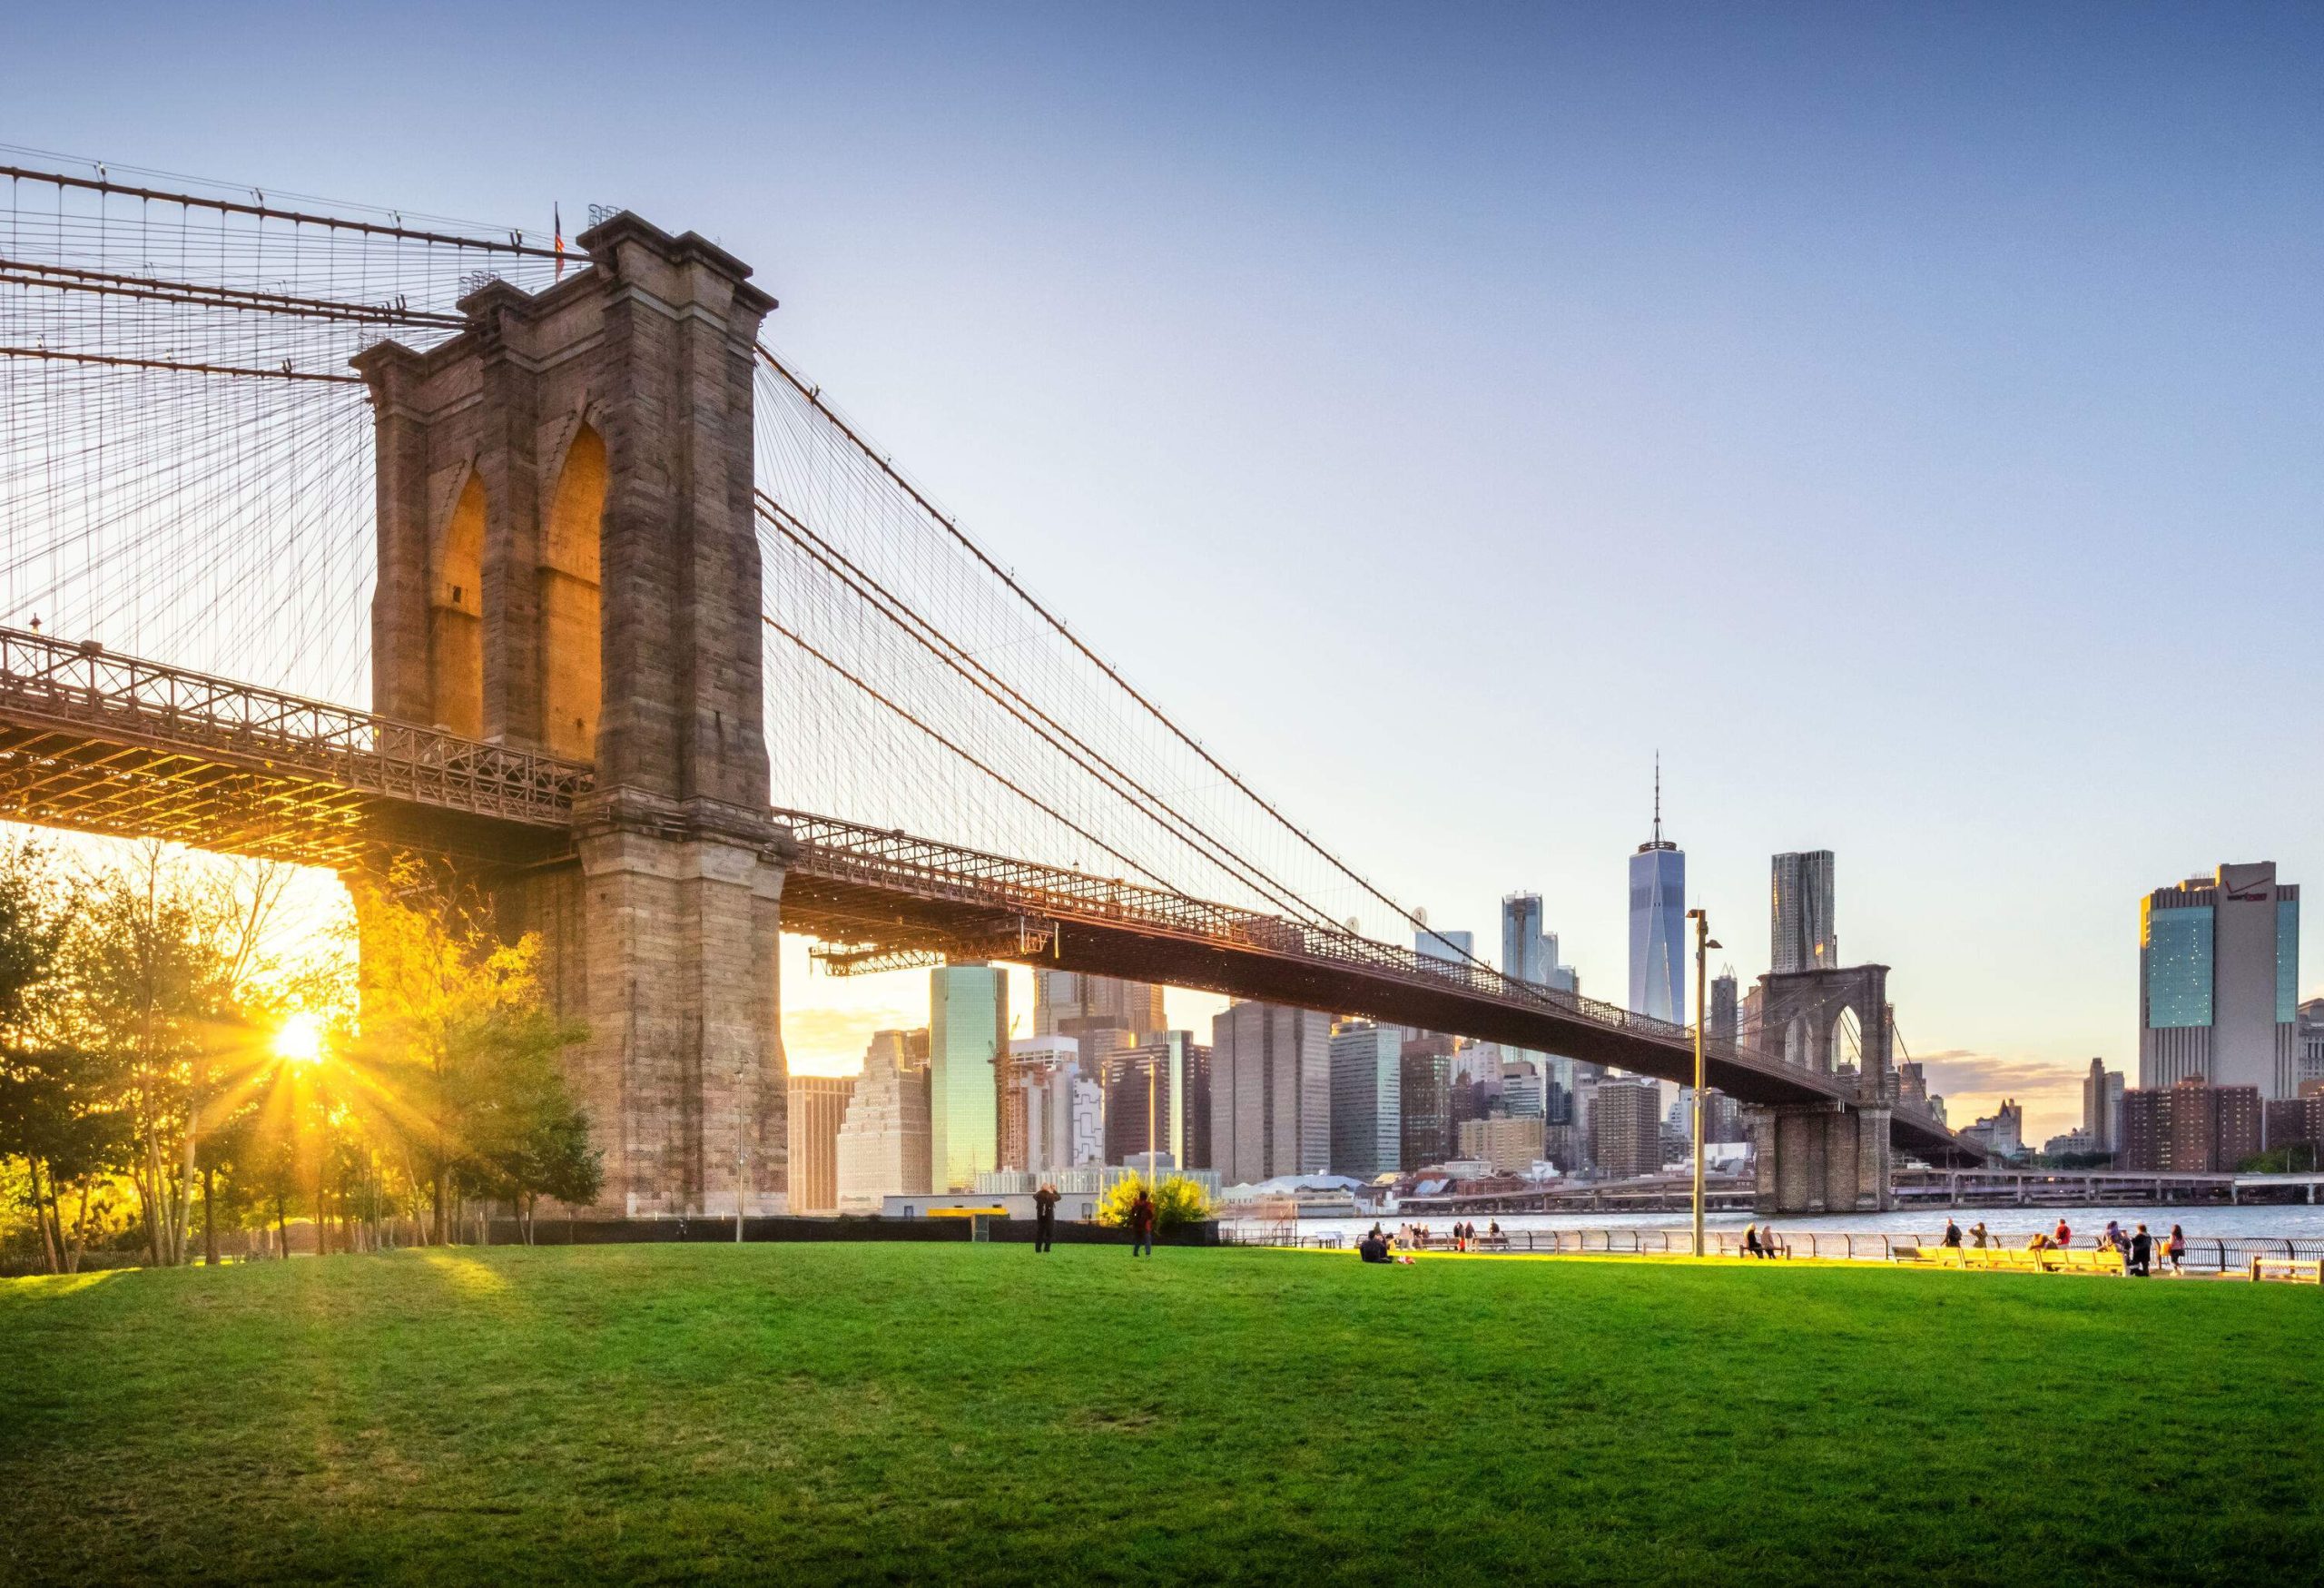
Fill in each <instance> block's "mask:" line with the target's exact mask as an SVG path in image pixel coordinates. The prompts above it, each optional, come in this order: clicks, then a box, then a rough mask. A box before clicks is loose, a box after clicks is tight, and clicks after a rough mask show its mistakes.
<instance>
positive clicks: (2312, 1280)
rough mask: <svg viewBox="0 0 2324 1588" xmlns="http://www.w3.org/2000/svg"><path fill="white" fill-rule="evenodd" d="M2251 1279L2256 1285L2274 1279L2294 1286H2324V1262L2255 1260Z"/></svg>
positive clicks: (2291, 1259)
mask: <svg viewBox="0 0 2324 1588" xmlns="http://www.w3.org/2000/svg"><path fill="white" fill-rule="evenodd" d="M2250 1277H2251V1280H2252V1282H2253V1283H2254V1284H2257V1283H2259V1282H2260V1281H2261V1280H2264V1279H2274V1280H2280V1281H2284V1282H2286V1283H2289V1284H2293V1285H2324V1262H2319V1261H2318V1260H2316V1259H2314V1258H2252V1259H2251V1267H2250Z"/></svg>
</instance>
